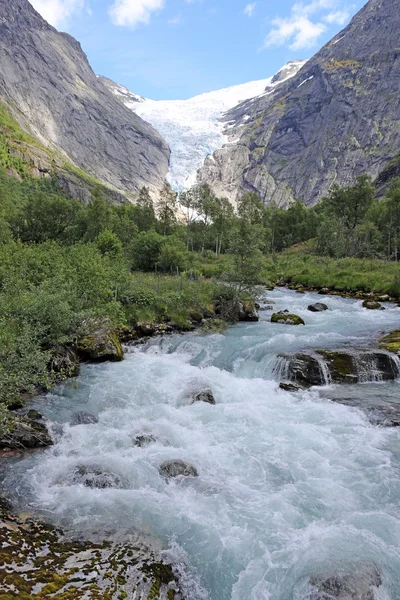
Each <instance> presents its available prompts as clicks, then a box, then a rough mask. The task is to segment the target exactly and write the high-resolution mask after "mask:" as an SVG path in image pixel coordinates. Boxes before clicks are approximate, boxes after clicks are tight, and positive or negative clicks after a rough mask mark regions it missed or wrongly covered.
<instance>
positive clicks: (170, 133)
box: [99, 61, 305, 190]
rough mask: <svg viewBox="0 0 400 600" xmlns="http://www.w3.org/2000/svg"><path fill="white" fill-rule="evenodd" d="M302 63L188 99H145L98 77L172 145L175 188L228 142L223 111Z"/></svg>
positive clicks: (271, 85) (188, 182) (276, 82)
mask: <svg viewBox="0 0 400 600" xmlns="http://www.w3.org/2000/svg"><path fill="white" fill-rule="evenodd" d="M304 64H305V61H294V62H291V63H288V64H287V65H285V66H284V67H283V68H282V69H281V70H280V71H279V72H278V73H277V74H276V75H275V76H274V77H270V78H268V79H262V80H260V81H251V82H249V83H244V84H242V85H236V86H233V87H229V88H225V89H222V90H217V91H215V92H209V93H206V94H201V95H199V96H195V97H194V98H189V99H188V100H157V101H156V100H148V99H146V98H142V97H141V96H138V95H137V94H133V93H132V92H130V91H129V90H128V89H127V88H125V87H123V86H121V85H119V84H117V83H114V82H113V81H111V80H110V79H107V78H105V77H99V79H100V80H101V81H102V83H104V85H106V86H107V87H108V89H109V90H110V91H111V92H112V93H113V94H114V95H115V96H116V97H117V98H118V99H119V100H121V102H122V103H123V104H124V105H125V106H127V107H128V108H130V109H131V110H133V111H134V112H135V113H136V114H137V115H140V116H141V117H142V118H143V119H145V120H146V121H148V122H149V123H151V124H152V125H153V126H154V127H155V128H156V129H157V131H159V132H160V133H161V135H162V136H163V137H164V138H165V139H166V141H167V142H168V144H169V146H170V148H171V162H170V172H169V175H168V180H169V182H170V184H171V186H172V187H173V188H174V189H176V190H182V189H187V188H188V187H191V186H192V185H193V184H194V183H195V182H196V174H197V170H198V169H199V168H200V167H201V166H202V165H203V163H204V160H205V158H206V157H207V156H208V155H210V154H212V153H213V152H214V151H215V150H217V149H218V148H221V147H222V146H223V145H224V144H226V143H228V142H229V140H230V139H234V138H232V136H231V135H230V132H229V130H228V129H227V130H226V131H225V132H224V129H225V128H226V123H224V122H223V120H221V119H222V118H223V115H224V113H225V112H226V111H227V110H229V109H231V108H232V107H234V106H236V105H238V104H239V103H240V102H242V101H244V100H247V99H248V98H254V96H258V95H259V94H262V93H265V90H266V88H267V89H268V90H272V89H275V87H276V86H278V85H280V84H282V82H284V81H286V80H287V79H289V78H290V77H293V75H295V73H297V71H298V70H299V69H300V68H301V67H302V66H303V65H304Z"/></svg>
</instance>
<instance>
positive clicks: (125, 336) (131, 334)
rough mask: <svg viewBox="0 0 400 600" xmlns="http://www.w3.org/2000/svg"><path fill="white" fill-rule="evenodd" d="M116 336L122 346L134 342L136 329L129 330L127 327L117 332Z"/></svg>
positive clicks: (136, 336)
mask: <svg viewBox="0 0 400 600" xmlns="http://www.w3.org/2000/svg"><path fill="white" fill-rule="evenodd" d="M118 336H119V339H120V341H121V342H122V343H123V344H129V343H130V342H136V340H137V339H138V337H139V336H138V334H137V331H136V329H129V327H125V329H121V330H120V331H119V332H118Z"/></svg>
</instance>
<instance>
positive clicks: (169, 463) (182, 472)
mask: <svg viewBox="0 0 400 600" xmlns="http://www.w3.org/2000/svg"><path fill="white" fill-rule="evenodd" d="M159 471H160V475H162V477H164V479H167V480H168V479H172V478H174V477H198V476H199V474H198V472H197V469H196V467H194V466H193V465H192V464H191V463H189V462H185V461H184V460H181V459H174V460H166V461H164V462H163V463H162V464H161V465H160V468H159Z"/></svg>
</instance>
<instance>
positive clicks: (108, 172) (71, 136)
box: [0, 0, 170, 196]
mask: <svg viewBox="0 0 400 600" xmlns="http://www.w3.org/2000/svg"><path fill="white" fill-rule="evenodd" d="M0 100H1V101H2V102H3V104H5V105H6V106H7V108H8V109H9V110H11V112H12V114H13V116H14V117H15V118H16V119H17V120H18V121H19V123H20V124H21V125H22V127H23V128H24V129H25V130H27V131H29V133H31V134H33V135H34V136H35V138H37V139H38V140H39V141H40V142H41V143H42V144H43V145H44V146H46V147H47V148H48V149H49V150H50V151H54V152H55V154H56V155H57V156H62V157H63V158H64V159H65V160H66V161H71V162H72V163H73V164H74V165H76V166H77V167H80V168H82V169H84V170H85V171H86V172H87V173H88V174H89V175H91V176H93V177H95V178H97V179H98V180H100V181H101V182H102V183H104V184H106V185H107V186H109V187H110V188H112V189H114V190H118V191H120V192H122V193H123V194H126V195H128V196H130V195H134V194H136V193H137V192H138V190H139V189H140V188H141V187H142V186H144V185H147V186H148V187H149V188H150V189H151V190H152V191H153V192H155V191H157V190H158V189H159V188H161V186H162V185H163V182H164V179H165V175H166V174H167V172H168V163H169V154H170V152H169V148H168V145H167V144H166V142H165V141H164V140H163V139H162V137H161V136H160V135H159V134H158V133H157V132H156V131H155V130H154V129H153V127H152V126H151V125H149V124H148V123H145V122H144V121H143V120H142V119H140V118H139V117H138V116H137V115H135V114H134V113H133V112H132V111H130V110H128V109H127V108H125V107H124V106H123V105H122V104H121V102H119V101H118V100H117V98H115V96H114V95H113V94H111V93H110V91H109V90H108V89H107V88H106V87H105V86H104V85H103V84H102V83H101V81H99V80H98V79H97V77H96V76H95V74H94V73H93V71H92V69H91V68H90V65H89V63H88V60H87V58H86V55H85V54H84V53H83V51H82V49H81V46H80V44H79V43H78V42H77V41H76V40H75V39H74V38H72V37H71V36H69V35H68V34H65V33H59V32H58V31H57V30H56V29H54V28H53V27H51V26H50V25H48V24H47V23H46V21H44V19H42V17H41V16H40V15H39V14H38V13H37V12H36V11H35V10H34V9H33V8H32V6H31V5H30V4H29V2H28V1H27V0H13V1H12V2H10V0H0Z"/></svg>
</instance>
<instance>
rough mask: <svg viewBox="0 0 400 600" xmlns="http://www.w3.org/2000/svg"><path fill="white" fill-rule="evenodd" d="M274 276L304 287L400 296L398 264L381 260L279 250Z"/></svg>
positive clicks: (399, 270) (399, 267)
mask: <svg viewBox="0 0 400 600" xmlns="http://www.w3.org/2000/svg"><path fill="white" fill-rule="evenodd" d="M274 269H275V278H276V279H277V280H278V279H282V278H287V279H288V280H290V281H291V282H292V283H295V284H301V285H304V286H306V287H316V288H322V287H329V288H332V289H333V290H337V291H340V292H356V291H363V292H377V293H383V294H390V295H391V296H394V297H396V298H399V297H400V266H399V264H398V263H393V262H391V263H388V262H384V261H381V260H372V259H358V258H342V259H338V260H335V259H333V258H328V257H320V256H315V255H310V254H292V253H289V252H288V253H282V254H281V255H279V256H278V257H277V259H276V262H275V267H274Z"/></svg>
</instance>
